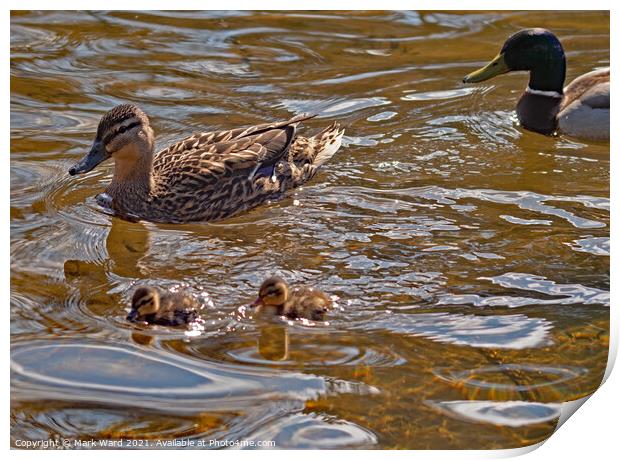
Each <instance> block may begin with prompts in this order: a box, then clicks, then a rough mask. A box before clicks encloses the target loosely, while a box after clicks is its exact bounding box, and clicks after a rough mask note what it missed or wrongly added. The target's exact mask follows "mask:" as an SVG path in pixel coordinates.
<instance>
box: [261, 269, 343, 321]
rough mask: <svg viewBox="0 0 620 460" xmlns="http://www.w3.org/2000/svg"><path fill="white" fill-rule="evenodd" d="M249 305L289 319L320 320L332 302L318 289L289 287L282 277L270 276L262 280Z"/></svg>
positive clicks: (331, 305)
mask: <svg viewBox="0 0 620 460" xmlns="http://www.w3.org/2000/svg"><path fill="white" fill-rule="evenodd" d="M251 306H252V307H258V312H261V311H263V310H267V311H271V312H273V313H274V314H276V315H278V316H286V317H287V318H290V319H298V318H305V319H310V320H314V321H322V320H323V319H324V317H325V314H326V313H327V312H328V311H329V310H330V309H331V308H332V307H333V303H332V300H331V299H330V298H329V297H328V296H327V295H326V294H325V293H323V292H321V291H319V290H318V289H314V288H308V287H301V286H299V287H295V288H293V289H290V288H289V286H288V284H287V283H286V281H284V280H283V279H282V278H280V277H279V276H272V277H270V278H267V279H266V280H265V281H263V284H262V285H261V287H260V289H259V290H258V297H257V298H256V300H255V301H254V302H253V303H252V305H251Z"/></svg>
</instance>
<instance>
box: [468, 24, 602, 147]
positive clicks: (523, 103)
mask: <svg viewBox="0 0 620 460" xmlns="http://www.w3.org/2000/svg"><path fill="white" fill-rule="evenodd" d="M514 70H526V71H529V72H530V82H529V85H528V86H527V88H526V90H525V92H524V93H523V95H522V96H521V98H520V99H519V102H518V104H517V117H518V118H519V122H520V123H521V125H522V126H523V127H524V128H525V129H528V130H530V131H535V132H538V133H541V134H554V133H555V132H557V131H559V132H562V133H565V134H568V135H569V136H574V137H578V138H583V139H589V140H599V141H609V92H610V83H609V78H610V72H609V67H606V68H601V69H598V70H593V71H591V72H588V73H586V74H584V75H581V76H580V77H577V78H576V79H575V80H573V81H572V82H571V83H570V84H569V85H568V86H567V87H565V88H563V86H564V80H565V78H566V57H565V56H564V49H563V48H562V44H561V43H560V41H559V40H558V38H557V37H556V36H555V35H554V34H553V33H551V32H550V31H548V30H545V29H525V30H521V31H520V32H517V33H516V34H514V35H512V36H511V37H509V38H508V40H506V43H504V46H503V47H502V49H501V51H500V53H499V54H498V55H497V56H496V57H495V58H494V59H493V60H492V61H491V62H490V63H489V64H487V65H486V66H485V67H483V68H481V69H479V70H476V71H475V72H472V73H470V74H469V75H467V76H466V77H465V78H464V79H463V82H464V83H477V82H481V81H485V80H488V79H489V78H492V77H494V76H496V75H500V74H503V73H507V72H512V71H514Z"/></svg>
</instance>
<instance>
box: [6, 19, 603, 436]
mask: <svg viewBox="0 0 620 460" xmlns="http://www.w3.org/2000/svg"><path fill="white" fill-rule="evenodd" d="M535 19H536V24H533V23H532V21H533V16H532V15H531V14H528V13H520V12H500V13H493V12H489V13H479V12H472V13H463V14H461V13H453V12H421V13H418V12H387V11H386V12H380V11H375V12H350V13H349V12H342V13H337V14H333V13H330V14H325V13H322V12H312V13H306V12H262V13H260V12H259V13H257V12H235V11H229V12H214V11H211V12H191V11H185V12H153V11H151V12H145V13H136V12H121V11H116V12H60V11H47V12H14V13H13V14H12V17H11V331H12V353H11V358H12V367H11V383H12V393H11V396H12V403H11V425H12V432H11V438H12V441H13V443H14V442H15V440H16V439H31V440H37V439H49V438H57V439H90V438H95V439H111V440H114V439H119V438H126V439H150V440H156V439H174V438H182V439H216V440H220V441H226V440H228V441H233V442H234V441H236V440H256V441H259V440H261V441H267V440H272V441H275V443H276V447H280V448H307V447H321V448H323V447H324V448H356V447H357V448H368V447H379V448H508V447H517V446H523V445H528V444H532V443H535V442H538V441H540V440H543V439H545V438H546V437H547V436H548V435H549V434H550V433H552V432H553V430H554V428H555V424H556V422H557V418H558V414H559V411H560V408H561V403H562V402H564V401H569V400H574V399H578V398H581V397H583V396H586V395H588V394H590V393H591V392H592V391H594V390H595V389H596V388H597V387H598V385H599V383H600V380H601V378H602V375H603V372H604V369H605V366H606V362H607V348H608V343H609V316H608V315H609V305H610V296H609V244H610V243H609V146H608V145H605V144H584V143H581V142H577V141H575V140H573V139H569V138H562V137H558V138H547V137H544V136H539V135H536V134H533V133H530V132H526V131H523V130H522V129H521V128H520V127H519V126H518V125H517V122H516V117H515V115H514V105H515V102H516V98H517V96H518V94H519V92H520V91H521V90H522V89H523V87H524V86H525V84H526V81H525V77H524V75H519V74H515V75H509V76H505V77H504V78H502V79H500V80H497V81H495V80H494V81H492V82H488V83H485V84H481V85H478V86H472V87H464V86H463V85H462V84H461V83H460V82H461V79H462V77H463V75H465V74H466V73H467V72H469V71H471V70H472V69H474V68H477V67H479V66H480V65H481V64H483V63H484V62H485V60H486V59H488V57H489V56H491V55H493V54H494V53H495V52H497V49H498V47H499V46H500V45H501V43H502V42H503V40H504V39H505V37H506V36H507V35H509V34H510V33H512V32H514V31H515V30H516V29H518V28H521V27H523V26H524V25H530V26H543V27H548V28H551V29H554V30H555V31H556V32H557V33H558V35H559V36H560V38H561V39H562V40H563V41H564V44H565V46H566V47H567V48H568V49H570V53H569V60H568V77H569V79H572V78H574V77H575V76H577V75H579V74H581V73H584V72H586V71H588V70H591V69H592V68H595V67H600V66H604V65H608V63H609V51H608V50H609V16H608V15H606V14H603V13H598V12H588V13H583V12H581V13H571V12H565V13H557V12H550V13H545V12H537V13H536V15H535ZM127 101H132V102H135V103H137V104H139V105H140V106H141V107H142V108H143V109H144V110H145V111H146V112H147V113H148V114H149V115H150V117H151V120H152V124H153V126H154V128H155V130H156V132H157V134H158V139H159V142H160V144H159V145H160V147H163V146H165V145H167V144H168V143H170V142H172V141H174V140H177V139H179V138H182V137H183V136H187V135H189V134H191V133H194V132H198V131H204V130H207V129H217V128H227V127H231V126H242V125H248V124H253V123H257V122H261V121H264V120H273V119H281V118H287V117H290V116H292V115H293V114H297V113H300V112H304V111H317V112H320V113H319V116H318V117H317V118H318V121H311V122H309V126H308V128H309V129H315V128H316V127H318V126H320V125H324V124H325V123H329V122H332V121H335V120H339V121H340V123H341V124H342V125H343V126H345V127H346V129H347V131H346V136H345V138H344V140H343V148H342V149H341V150H340V151H339V152H338V154H337V155H336V156H335V157H334V158H333V159H332V160H331V161H330V163H329V164H328V165H327V167H326V168H324V169H323V171H322V172H320V173H319V174H318V175H317V176H316V177H315V178H314V179H313V181H312V182H311V183H309V184H307V186H305V187H303V188H301V189H298V190H296V191H295V192H294V193H293V194H292V195H291V196H290V197H288V198H286V199H284V200H282V201H280V202H276V203H272V204H269V205H266V206H262V207H260V208H258V209H255V210H252V211H251V212H248V213H245V214H243V215H240V216H238V217H235V218H233V219H228V220H225V221H222V222H217V223H211V224H187V225H165V224H151V223H147V222H127V221H123V220H121V219H119V218H116V217H113V216H110V215H109V214H107V213H106V212H105V210H103V209H101V208H100V207H99V205H98V204H97V203H96V201H95V200H94V196H95V195H96V194H97V193H98V192H100V191H101V190H102V189H103V188H104V187H105V186H106V184H107V183H108V182H109V181H110V179H111V174H112V166H111V165H109V164H107V165H102V166H101V167H99V168H97V169H95V170H93V171H91V172H90V173H88V174H85V175H83V176H80V177H78V178H72V177H69V176H68V174H67V169H68V167H69V166H70V165H71V164H73V163H75V161H76V160H77V159H78V158H80V157H81V156H82V155H83V153H84V152H85V150H86V149H88V148H89V146H90V143H91V142H92V137H93V135H94V132H95V130H96V126H97V123H98V121H99V118H100V116H101V115H102V113H103V112H104V111H106V110H108V109H109V108H110V107H112V106H113V105H115V104H118V103H121V102H127ZM271 274H279V275H280V276H283V277H285V278H287V279H290V280H291V281H294V282H299V283H308V284H311V285H315V286H317V287H319V288H321V289H323V290H325V291H326V292H327V293H329V294H330V295H332V296H335V297H337V308H336V310H335V311H334V312H333V313H332V314H331V315H330V317H329V318H328V320H327V321H326V322H324V323H317V324H303V323H300V322H286V321H282V320H280V319H273V320H269V321H267V320H264V319H257V318H253V317H252V316H251V311H249V309H246V308H244V306H247V305H248V303H249V302H251V301H252V300H253V298H254V296H255V295H256V289H257V287H258V286H259V284H260V282H261V281H262V279H263V278H264V277H266V276H268V275H271ZM144 283H146V284H153V285H158V286H162V287H164V288H171V289H178V288H183V289H187V290H188V291H189V292H191V293H192V294H194V295H196V296H197V297H198V298H199V299H200V301H201V303H202V310H201V315H202V317H203V318H204V320H205V321H204V323H203V324H201V327H200V328H198V329H194V330H185V329H182V328H181V329H173V328H165V327H158V326H155V327H143V326H138V325H132V324H128V323H127V321H126V320H125V316H126V313H127V307H128V302H129V300H130V297H131V293H132V290H133V289H134V287H135V286H136V285H137V284H144ZM516 307H518V308H516Z"/></svg>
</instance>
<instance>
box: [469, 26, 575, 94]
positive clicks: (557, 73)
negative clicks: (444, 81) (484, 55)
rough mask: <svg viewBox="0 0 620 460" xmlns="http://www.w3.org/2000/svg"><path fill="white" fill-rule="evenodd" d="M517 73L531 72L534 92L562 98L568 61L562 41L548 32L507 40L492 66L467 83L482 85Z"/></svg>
mask: <svg viewBox="0 0 620 460" xmlns="http://www.w3.org/2000/svg"><path fill="white" fill-rule="evenodd" d="M516 70H525V71H529V72H530V83H529V87H530V88H531V89H533V90H539V91H556V92H558V93H560V94H561V93H562V88H563V86H564V79H565V78H566V57H565V55H564V50H563V48H562V44H561V43H560V40H558V38H557V37H556V36H555V35H553V33H551V32H549V31H548V30H545V29H525V30H521V31H519V32H517V33H516V34H514V35H512V36H511V37H509V38H508V40H506V42H505V43H504V46H503V47H502V49H501V51H500V52H499V54H498V55H497V56H496V57H495V58H494V59H493V60H492V61H491V62H489V63H488V64H487V65H486V66H484V67H483V68H481V69H479V70H476V71H475V72H472V73H470V74H469V75H467V76H466V77H465V78H464V79H463V83H478V82H481V81H485V80H488V79H489V78H493V77H495V76H496V75H501V74H503V73H507V72H512V71H516Z"/></svg>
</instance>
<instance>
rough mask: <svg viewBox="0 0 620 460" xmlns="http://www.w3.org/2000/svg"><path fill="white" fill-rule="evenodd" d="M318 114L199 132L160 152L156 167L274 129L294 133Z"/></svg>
mask: <svg viewBox="0 0 620 460" xmlns="http://www.w3.org/2000/svg"><path fill="white" fill-rule="evenodd" d="M316 115H317V114H309V113H302V114H300V115H297V116H295V117H293V118H291V119H289V120H286V121H280V122H275V123H265V124H260V125H254V126H250V127H247V128H235V129H229V130H223V131H210V132H204V133H197V134H194V135H193V136H190V137H188V138H186V139H183V140H181V141H179V142H177V143H175V144H172V145H170V146H169V147H167V148H166V149H164V150H162V151H161V152H159V153H158V154H157V155H156V156H155V159H154V167H157V166H159V167H163V166H164V165H165V164H167V163H169V162H172V161H175V160H177V159H178V158H179V157H184V156H188V155H192V154H198V155H203V156H204V155H205V154H209V153H218V152H222V151H223V150H224V148H223V147H216V148H214V149H212V147H213V146H214V145H216V144H221V143H234V142H237V141H240V140H242V139H244V138H248V137H255V136H260V135H266V136H267V137H266V138H265V140H266V139H269V138H270V135H269V134H270V133H271V135H273V134H274V133H272V132H273V131H275V132H281V131H289V130H291V129H292V131H293V133H294V132H295V129H296V128H297V125H299V123H301V122H302V121H305V120H309V119H310V118H314V117H316Z"/></svg>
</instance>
